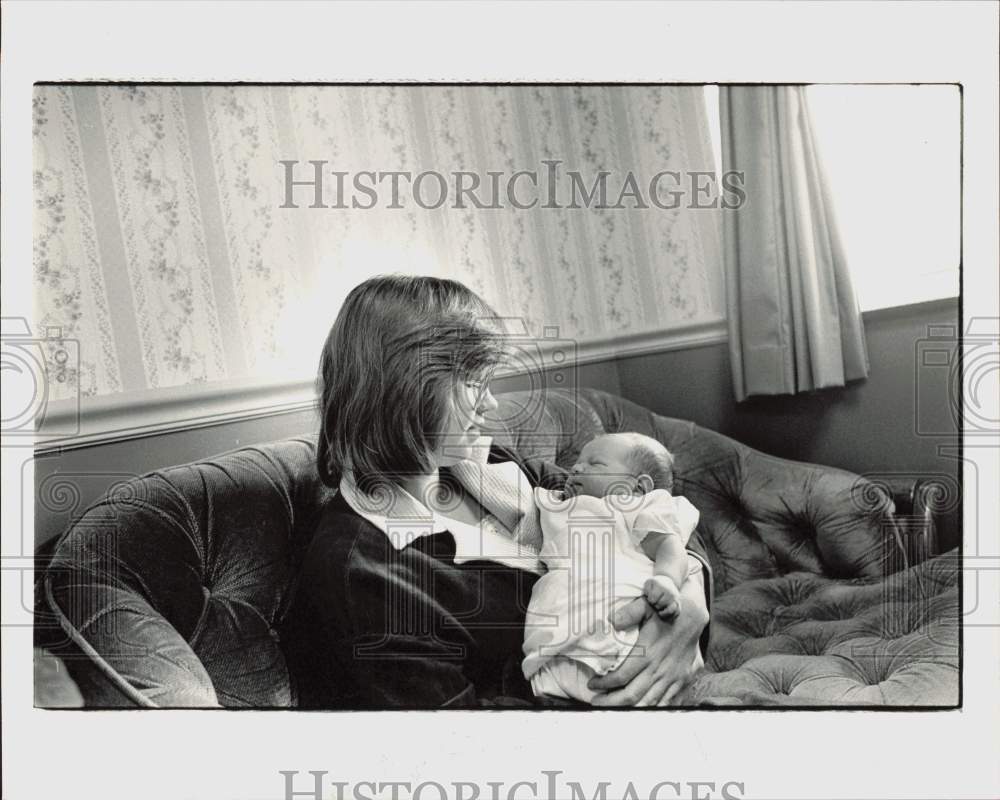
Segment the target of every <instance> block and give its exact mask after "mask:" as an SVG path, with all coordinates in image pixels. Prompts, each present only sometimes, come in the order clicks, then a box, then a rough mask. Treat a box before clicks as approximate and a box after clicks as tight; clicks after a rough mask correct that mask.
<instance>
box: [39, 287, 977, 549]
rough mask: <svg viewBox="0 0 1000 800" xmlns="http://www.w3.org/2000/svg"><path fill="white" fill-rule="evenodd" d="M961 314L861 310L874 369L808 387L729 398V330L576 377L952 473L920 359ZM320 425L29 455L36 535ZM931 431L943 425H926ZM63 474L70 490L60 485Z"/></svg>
mask: <svg viewBox="0 0 1000 800" xmlns="http://www.w3.org/2000/svg"><path fill="white" fill-rule="evenodd" d="M957 320H958V304H957V301H956V300H945V301H938V302H933V303H925V304H921V305H918V306H909V307H904V308H898V309H889V310H885V311H878V312H869V313H867V314H866V315H865V330H866V334H867V339H868V348H869V354H870V357H871V362H872V373H871V377H869V378H868V380H866V381H862V382H858V383H856V384H854V385H852V386H849V387H846V388H844V389H838V390H831V391H824V392H820V393H817V394H813V395H802V396H794V397H777V398H753V399H751V400H749V401H747V402H746V403H743V404H739V405H738V404H736V403H735V402H734V401H733V398H732V387H731V382H730V373H729V357H728V350H727V345H726V343H725V342H724V341H723V342H717V343H715V344H709V345H704V346H700V347H686V348H683V349H678V350H668V351H666V352H659V353H655V354H650V355H640V356H631V357H618V358H607V359H605V360H602V361H598V362H595V363H589V364H583V365H581V366H580V367H579V368H578V370H577V383H578V385H580V386H591V387H595V388H599V389H604V390H605V391H609V392H612V393H615V394H621V395H623V396H625V397H627V398H629V399H631V400H633V401H635V402H637V403H640V404H641V405H644V406H647V407H648V408H650V409H652V410H654V411H656V412H658V413H660V414H664V415H666V416H672V417H679V418H683V419H690V420H693V421H695V422H697V423H698V424H700V425H703V426H705V427H707V428H711V429H713V430H717V431H720V432H722V433H725V434H726V435H728V436H732V437H734V438H736V439H739V440H740V441H743V442H745V443H747V444H749V445H751V446H753V447H756V448H758V449H760V450H763V451H764V452H767V453H772V454H774V455H779V456H783V457H785V458H792V459H796V460H800V461H809V462H815V463H820V464H829V465H831V466H837V467H841V468H844V469H848V470H851V471H854V472H860V473H871V474H885V473H887V472H904V473H907V472H908V473H919V474H923V475H943V476H946V477H950V478H952V479H955V477H956V475H957V470H958V462H957V461H956V459H955V458H953V457H949V456H947V455H942V453H941V452H940V449H941V448H948V447H949V446H953V445H954V442H955V438H954V436H955V434H954V431H955V424H954V420H953V419H952V417H951V413H950V410H949V406H948V400H947V398H948V397H949V394H948V392H949V384H948V381H949V371H948V370H947V369H942V368H941V367H922V366H921V367H919V368H918V367H917V366H916V363H918V362H917V359H918V358H920V356H919V354H920V353H922V352H923V351H924V350H926V349H927V348H928V346H929V345H928V344H926V343H927V341H928V331H929V329H931V328H932V327H934V326H944V327H945V329H947V327H948V326H952V329H954V328H955V327H956V326H957ZM942 338H943V341H944V344H943V347H945V348H947V347H948V346H950V347H952V348H953V347H954V338H950V339H949V337H948V336H944V337H942ZM528 386H529V383H528V381H527V380H526V379H525V378H523V377H516V376H515V377H508V378H501V379H498V380H497V381H496V382H495V384H494V387H493V389H494V391H496V392H503V391H510V390H514V389H523V388H527V387H528ZM316 427H317V422H316V416H315V412H314V411H312V410H300V411H295V412H291V413H281V414H274V415H270V416H265V417H259V418H255V419H244V420H239V421H233V422H226V423H222V424H219V425H213V426H209V427H203V428H200V429H198V430H187V431H174V432H171V433H167V434H161V435H155V436H147V437H144V438H139V439H132V440H126V441H121V442H115V443H111V444H104V445H97V446H92V447H83V448H78V449H75V450H66V451H64V452H62V453H54V454H52V455H47V456H42V457H39V458H37V459H36V460H35V462H34V463H35V480H34V485H35V493H36V496H35V502H36V522H35V542H36V545H42V544H43V543H45V542H46V541H47V540H49V539H51V538H52V537H53V536H56V535H58V534H59V533H60V532H61V531H62V529H64V528H65V527H66V525H67V524H69V522H70V520H71V519H72V518H73V516H74V515H76V514H78V513H79V512H80V511H81V510H82V509H83V508H85V507H86V505H87V503H89V502H91V501H92V500H94V499H96V498H97V497H98V496H99V495H100V494H101V493H102V492H103V491H104V490H105V489H106V488H107V486H108V485H109V484H111V483H114V482H115V481H116V480H122V479H125V478H128V477H131V476H134V475H138V474H142V473H145V472H148V471H150V470H153V469H157V468H159V467H164V466H169V465H172V464H180V463H184V462H186V461H192V460H196V459H199V458H204V457H206V456H209V455H212V454H215V453H220V452H223V451H225V450H229V449H232V448H235V447H240V446H245V445H249V444H254V443H259V442H266V441H272V440H275V439H281V438H284V437H288V436H296V435H299V434H302V433H308V432H311V431H315V430H316ZM926 433H938V434H943V435H936V436H932V435H922V434H926ZM60 486H62V487H66V486H70V487H72V489H73V490H72V491H71V492H68V493H67V492H64V491H60ZM943 533H944V540H945V544H946V545H950V544H954V543H956V542H957V540H958V535H959V520H958V514H957V511H956V512H955V513H953V514H951V515H950V516H949V517H948V518H947V519H946V520H945V525H944V531H943Z"/></svg>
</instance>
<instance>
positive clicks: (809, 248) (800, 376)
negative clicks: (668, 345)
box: [719, 86, 877, 401]
mask: <svg viewBox="0 0 1000 800" xmlns="http://www.w3.org/2000/svg"><path fill="white" fill-rule="evenodd" d="M719 104H720V117H721V125H722V131H721V133H722V168H723V172H724V173H727V172H731V171H736V172H739V173H742V174H743V186H744V191H745V193H746V199H745V201H744V202H743V203H742V204H741V205H740V207H739V208H734V209H728V210H725V211H724V212H723V242H724V263H725V273H726V305H727V312H728V321H729V348H730V356H731V361H732V368H733V386H734V388H735V392H736V399H737V400H738V401H740V400H744V399H746V398H747V397H749V396H751V395H774V394H793V393H797V392H804V391H810V390H813V389H822V388H826V387H830V386H843V385H844V384H845V382H846V381H851V380H856V379H859V378H865V377H867V375H868V353H867V348H866V346H865V338H864V329H863V327H862V323H861V312H860V309H859V306H858V302H857V297H856V295H855V292H854V287H853V285H852V283H851V277H850V273H849V272H848V268H847V263H846V259H845V257H844V248H843V246H842V243H841V240H840V237H839V235H838V231H837V225H836V220H835V219H834V213H833V205H832V203H831V199H830V196H829V192H828V185H827V182H826V181H825V180H824V176H823V171H822V168H821V165H820V162H819V158H818V154H817V152H816V144H815V141H814V138H813V131H812V126H811V122H810V117H809V109H808V105H807V103H806V95H805V88H804V87H801V86H728V87H727V86H724V87H722V88H721V91H720V95H719ZM872 224H877V221H876V220H873V221H872Z"/></svg>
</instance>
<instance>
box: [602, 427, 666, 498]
mask: <svg viewBox="0 0 1000 800" xmlns="http://www.w3.org/2000/svg"><path fill="white" fill-rule="evenodd" d="M612 435H614V436H621V437H623V438H624V439H625V441H626V442H627V443H628V445H629V447H630V448H631V450H630V451H629V454H628V465H629V466H630V467H631V468H632V469H633V470H634V471H635V474H636V475H642V474H643V473H645V474H647V475H649V477H650V478H652V479H653V488H654V489H666V490H667V491H668V492H669V491H671V490H672V489H673V488H674V457H673V454H672V453H671V452H670V451H669V450H667V448H666V447H664V446H663V444H661V443H660V442H659V441H657V440H656V439H654V438H653V437H652V436H644V435H643V434H641V433H631V432H630V433H616V434H612Z"/></svg>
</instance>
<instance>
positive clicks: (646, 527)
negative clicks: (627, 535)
mask: <svg viewBox="0 0 1000 800" xmlns="http://www.w3.org/2000/svg"><path fill="white" fill-rule="evenodd" d="M699 516H700V515H699V513H698V509H696V508H695V507H694V506H693V505H691V501H689V500H688V499H687V498H686V497H671V496H670V495H669V494H668V493H667V492H662V494H660V493H659V492H657V496H656V497H655V498H653V499H652V502H650V503H649V504H648V505H647V506H646V507H645V508H643V509H642V510H641V511H639V512H638V513H637V514H636V517H635V522H634V523H633V525H632V531H633V534H632V538H633V539H634V540H635V542H636V544H639V543H640V542H641V541H642V539H643V538H645V535H646V534H647V533H648V532H649V531H659V532H661V533H672V534H675V535H676V536H680V537H681V541H682V542H683V543H684V544H685V545H687V543H688V540H689V539H690V538H691V534H692V533H693V532H694V529H695V528H697V527H698V518H699Z"/></svg>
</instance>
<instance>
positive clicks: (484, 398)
mask: <svg viewBox="0 0 1000 800" xmlns="http://www.w3.org/2000/svg"><path fill="white" fill-rule="evenodd" d="M499 405H500V404H499V403H498V402H497V399H496V398H495V397H494V396H493V392H491V391H490V387H488V386H487V387H485V388H484V389H483V393H482V394H481V395H480V396H479V402H478V403H476V411H477V412H479V413H480V414H487V413H489V412H490V411H493V410H494V409H496V408H497V407H498V406H499Z"/></svg>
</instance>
